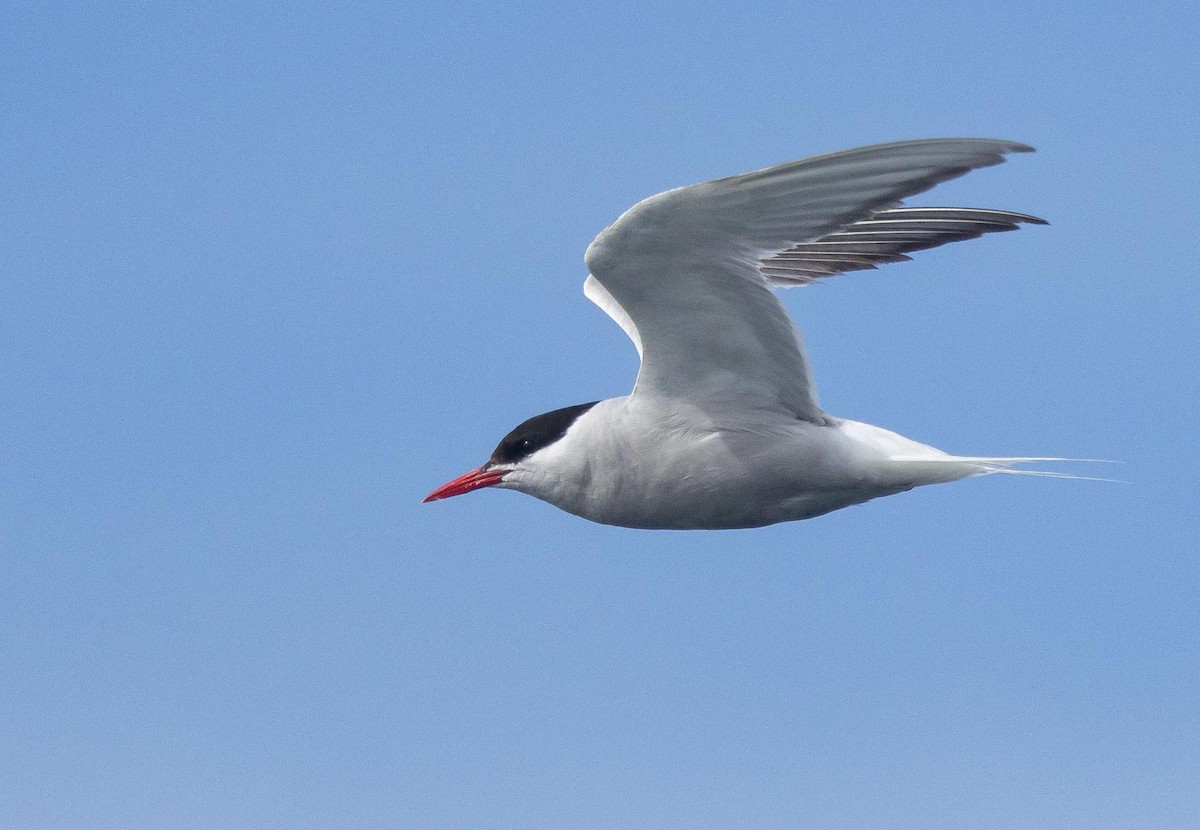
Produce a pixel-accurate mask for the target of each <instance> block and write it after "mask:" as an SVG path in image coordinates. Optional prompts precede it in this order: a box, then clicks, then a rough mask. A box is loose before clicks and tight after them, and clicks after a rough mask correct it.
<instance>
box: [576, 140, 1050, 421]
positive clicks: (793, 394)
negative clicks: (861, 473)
mask: <svg viewBox="0 0 1200 830" xmlns="http://www.w3.org/2000/svg"><path fill="white" fill-rule="evenodd" d="M1031 150H1032V148H1030V147H1026V146H1025V145H1023V144H1015V143H1013V142H1009V141H997V140H993V139H972V138H953V139H926V140H920V141H902V142H897V143H894V144H879V145H874V146H871V147H862V148H859V149H856V150H846V151H843V152H840V153H832V154H830V155H825V156H817V157H815V158H810V159H804V160H802V161H796V162H791V163H789V164H782V165H779V166H777V167H769V168H767V169H765V170H759V171H757V172H753V173H747V174H745V175H742V176H734V177H731V178H726V179H718V180H716V181H712V182H705V183H704V184H698V185H692V186H690V187H682V188H677V189H675V190H668V191H666V192H665V193H660V194H658V195H657V196H652V197H650V198H649V199H646V200H644V201H642V202H639V203H638V204H636V205H634V206H633V207H632V208H630V209H629V210H628V211H626V212H625V213H624V214H622V215H621V216H620V217H619V218H618V219H617V221H616V222H614V223H613V224H612V225H610V226H609V227H608V228H606V229H605V230H604V231H603V232H601V233H600V235H599V236H597V237H596V239H595V240H594V241H593V242H592V244H591V245H590V246H588V250H587V254H586V261H587V265H588V270H589V271H590V272H591V277H590V278H589V280H588V282H587V283H586V284H585V293H587V295H588V297H589V298H591V299H593V300H594V301H595V302H596V303H597V304H598V305H600V307H601V308H603V309H604V310H605V311H606V312H608V313H609V315H610V316H612V317H613V319H614V320H616V321H617V323H618V324H620V325H621V327H622V328H623V329H624V330H625V331H626V333H628V334H629V335H630V337H631V339H633V340H634V343H635V345H637V346H638V350H639V352H640V354H641V357H642V366H641V371H640V372H639V373H638V379H637V384H636V386H635V387H634V395H635V397H636V396H647V395H653V396H662V397H675V398H681V399H686V400H688V401H689V402H691V403H693V404H695V405H697V406H699V407H701V408H703V409H705V410H706V411H710V412H719V411H729V410H750V409H762V410H773V411H779V412H785V413H788V414H791V415H793V416H795V417H797V418H803V419H806V420H810V421H813V422H815V423H824V422H825V416H824V413H823V412H822V411H821V408H820V406H819V405H818V403H817V398H816V392H815V390H814V389H813V385H812V380H811V376H810V372H809V368H808V361H807V359H806V357H805V355H804V347H803V344H802V342H801V340H800V337H799V333H798V332H797V331H796V330H795V328H794V327H793V325H792V322H791V320H790V319H789V318H788V316H787V313H786V312H785V311H784V309H783V306H782V305H780V303H779V301H778V300H777V299H776V298H775V296H774V294H773V293H772V292H771V290H770V285H771V284H792V285H794V284H800V283H804V282H811V281H813V280H814V279H816V278H819V277H821V276H828V275H829V274H833V273H840V272H842V271H847V270H855V269H856V268H869V267H874V266H875V264H876V263H878V262H887V261H895V260H897V259H905V258H907V257H905V256H904V254H905V252H906V251H914V250H918V249H919V248H924V247H932V246H934V245H940V244H944V243H945V242H950V241H953V240H955V239H966V238H970V237H971V236H979V235H980V234H982V233H986V232H987V231H988V230H1002V229H1003V230H1008V229H1011V227H1009V226H1015V224H1016V222H1018V221H1036V220H1033V218H1032V217H1022V216H1021V215H1020V214H1009V213H1002V212H997V211H974V210H964V209H949V208H936V209H933V210H935V211H940V212H941V213H940V215H938V216H934V217H932V218H933V219H934V220H936V221H937V222H939V223H940V224H939V225H938V226H937V227H934V226H933V225H924V226H920V227H916V226H914V225H913V224H912V223H914V222H918V221H921V219H922V218H925V219H928V218H930V217H928V216H926V217H918V216H916V215H915V212H916V211H919V210H921V209H916V208H905V209H903V210H901V211H898V212H897V211H896V208H897V206H898V205H899V203H900V200H901V199H903V198H905V197H907V196H911V195H913V194H916V193H920V192H922V191H925V190H928V189H929V188H931V187H933V186H934V185H935V184H937V183H939V182H943V181H946V180H947V179H952V178H956V177H958V176H961V175H963V174H964V173H967V172H968V171H970V170H972V169H974V168H977V167H987V166H990V165H993V164H999V163H1000V162H1001V161H1003V160H1004V154H1005V153H1009V152H1029V151H1031ZM985 215H987V216H990V217H992V219H990V220H989V219H987V218H986V217H985ZM1002 217H1008V218H1003V219H1002ZM1015 217H1020V219H1017V218H1015ZM893 220H895V221H897V222H901V221H902V222H905V223H908V224H907V225H906V226H905V227H903V228H901V227H892V228H890V229H889V230H888V231H884V229H883V228H881V227H879V226H877V225H870V224H867V223H870V222H890V221H893ZM955 223H958V224H955ZM963 223H966V224H963ZM993 224H995V225H1004V226H1005V227H992V225H993ZM860 225H862V226H863V227H860ZM878 232H891V233H899V234H901V236H893V237H892V238H875V239H871V240H868V239H867V238H865V237H864V236H862V235H863V234H872V233H878ZM839 233H845V234H854V235H853V236H850V237H844V236H843V237H839V236H838V234H839ZM964 234H965V235H964ZM848 246H852V247H848ZM617 312H619V313H617Z"/></svg>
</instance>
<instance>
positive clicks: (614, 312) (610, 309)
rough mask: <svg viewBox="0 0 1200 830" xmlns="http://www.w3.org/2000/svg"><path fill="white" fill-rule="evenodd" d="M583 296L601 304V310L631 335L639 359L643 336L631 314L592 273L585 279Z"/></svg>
mask: <svg viewBox="0 0 1200 830" xmlns="http://www.w3.org/2000/svg"><path fill="white" fill-rule="evenodd" d="M583 296H585V297H587V298H588V299H589V300H591V301H592V302H593V303H595V304H596V305H598V306H600V310H601V311H603V312H604V313H605V314H607V315H608V316H609V317H611V318H612V319H613V322H614V323H616V324H617V325H618V326H620V327H621V329H622V331H624V332H625V333H626V334H627V335H629V339H630V340H632V341H633V346H634V348H635V349H637V353H638V359H641V357H642V338H641V335H639V334H638V330H637V326H635V325H634V324H633V320H632V319H631V318H630V316H629V315H628V314H626V313H625V309H623V308H621V304H620V303H618V302H617V301H616V300H614V299H613V295H612V294H609V293H608V289H607V288H605V287H604V286H603V285H602V284H601V283H600V280H598V279H596V278H595V277H593V276H592V275H591V274H588V278H587V279H586V280H584V281H583Z"/></svg>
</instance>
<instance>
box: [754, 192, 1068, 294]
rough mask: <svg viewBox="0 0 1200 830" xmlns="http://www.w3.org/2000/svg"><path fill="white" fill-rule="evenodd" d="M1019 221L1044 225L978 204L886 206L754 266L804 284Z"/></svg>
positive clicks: (778, 279) (775, 278) (773, 277)
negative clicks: (970, 205) (986, 208)
mask: <svg viewBox="0 0 1200 830" xmlns="http://www.w3.org/2000/svg"><path fill="white" fill-rule="evenodd" d="M1022 223H1030V224H1035V225H1045V224H1046V220H1044V219H1039V218H1037V217H1036V216H1027V215H1026V214H1023V213H1012V212H1010V211H1004V210H984V209H981V208H941V207H919V208H913V207H896V208H890V209H887V210H879V211H876V212H875V213H872V214H871V215H870V216H868V217H867V218H865V219H862V220H860V221H858V222H854V223H852V224H850V225H847V226H845V227H843V228H841V229H839V230H837V231H834V232H833V233H831V234H828V235H826V236H823V237H821V238H820V239H816V240H813V241H812V242H804V243H801V244H799V245H794V246H792V247H791V248H788V249H787V250H785V251H781V252H780V253H778V254H775V255H774V256H771V257H768V258H767V259H764V260H762V261H761V262H760V263H759V270H761V271H762V273H763V274H764V275H765V276H766V277H767V279H768V280H770V282H771V283H773V284H775V285H781V286H786V285H804V284H806V283H811V282H816V281H817V280H818V279H821V278H822V277H830V276H833V275H835V274H842V273H845V272H847V271H861V270H864V269H868V268H876V267H878V266H879V265H881V264H884V263H888V262H904V261H905V260H908V259H911V257H909V256H906V254H910V253H912V252H913V251H921V250H924V249H926V248H936V247H937V246H939V245H945V244H947V243H949V242H958V241H959V240H962V239H975V238H977V237H980V236H983V235H984V234H985V233H995V232H998V231H1015V230H1016V229H1017V228H1018V227H1020V225H1021V224H1022Z"/></svg>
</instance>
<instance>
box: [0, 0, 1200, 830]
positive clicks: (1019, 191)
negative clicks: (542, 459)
mask: <svg viewBox="0 0 1200 830" xmlns="http://www.w3.org/2000/svg"><path fill="white" fill-rule="evenodd" d="M587 9H588V10H587V11H579V10H576V8H575V7H571V8H566V7H565V6H564V4H559V3H553V4H551V3H546V4H534V3H512V2H506V3H496V4H490V3H473V4H462V5H451V4H425V3H412V2H406V3H363V4H354V5H352V6H351V5H347V6H339V7H337V8H336V9H335V8H327V7H326V6H325V5H324V4H309V3H296V4H264V3H251V4H246V3H206V4H182V3H180V4H175V3H162V4H136V3H135V4H128V3H120V4H117V3H91V4H57V3H50V4H46V3H40V4H38V3H28V4H24V3H16V4H8V5H6V7H5V10H4V11H3V12H0V87H2V89H3V92H2V93H0V96H2V100H3V102H4V115H3V117H2V118H0V192H2V196H0V280H2V282H0V285H2V287H3V294H2V295H0V827H4V828H77V827H87V828H114V830H116V829H117V828H120V829H121V830H129V828H156V829H158V828H204V829H205V830H212V828H330V827H339V828H342V827H344V828H396V827H402V828H518V827H520V828H613V827H629V828H733V827H739V828H742V827H744V828H796V827H879V828H882V827H886V828H927V827H970V828H1038V827H1047V828H1049V827H1053V828H1129V827H1137V828H1185V827H1188V828H1192V827H1196V826H1197V822H1198V821H1200V818H1198V817H1200V702H1198V701H1200V602H1198V600H1197V594H1198V589H1200V520H1198V518H1197V512H1198V511H1197V484H1198V482H1197V478H1198V476H1197V473H1196V469H1197V465H1198V463H1200V441H1198V440H1197V432H1198V428H1200V425H1198V423H1197V422H1198V419H1197V415H1196V413H1197V408H1198V401H1197V397H1198V395H1200V383H1198V379H1200V377H1198V369H1197V356H1198V355H1197V344H1198V342H1200V337H1198V335H1197V326H1198V325H1200V290H1198V284H1200V280H1198V279H1197V273H1196V269H1197V266H1196V256H1195V251H1194V247H1195V240H1196V226H1197V209H1196V194H1197V192H1200V166H1198V165H1197V162H1196V142H1197V136H1198V135H1200V113H1198V109H1197V107H1198V104H1197V101H1198V100H1200V82H1198V77H1197V68H1196V63H1195V61H1196V53H1197V35H1196V33H1197V31H1200V13H1198V12H1197V7H1196V5H1195V4H1194V3H1190V2H1173V3H1161V4H1118V3H1107V4H1094V5H1093V4H1081V3H1065V4H1046V3H1043V2H1039V3H1026V2H1014V3H1005V4H999V5H997V4H962V3H941V2H932V3H922V4H911V3H910V4H898V3H886V4H884V3H863V4H845V3H827V4H810V3H805V4H796V3H783V2H781V3H777V4H764V3H728V2H723V3H711V4H710V3H701V4H691V3H689V4H676V3H658V4H649V5H647V4H629V5H607V6H600V7H596V6H594V5H588V6H587ZM959 135H967V136H987V137H996V138H1005V139H1012V140H1017V141H1023V142H1027V143H1030V144H1033V145H1035V146H1036V147H1038V149H1039V152H1038V153H1037V154H1036V155H1032V156H1018V157H1015V158H1013V159H1012V160H1011V162H1010V163H1008V164H1006V165H1003V166H1001V167H996V168H990V169H988V170H984V171H980V172H977V173H975V174H973V175H971V176H969V177H967V178H965V179H961V180H959V181H956V182H953V183H950V184H948V185H945V186H942V187H941V188H939V189H938V190H937V191H935V192H934V193H931V194H926V195H925V196H922V197H919V198H918V199H917V200H916V202H917V203H919V204H941V205H961V206H973V207H991V208H1004V209H1011V210H1017V211H1024V212H1029V213H1033V214H1036V215H1039V216H1044V217H1046V218H1047V219H1049V220H1050V222H1051V223H1052V224H1051V225H1050V226H1049V227H1033V228H1026V229H1023V230H1021V231H1020V232H1019V233H1012V234H1004V235H998V236H993V237H989V238H987V239H982V240H977V241H974V242H967V243H961V244H958V245H954V246H951V247H949V248H943V249H940V250H937V251H929V252H925V253H923V254H920V255H919V256H918V258H917V261H915V262H913V263H906V264H902V265H895V266H890V267H888V268H886V269H884V270H881V271H878V272H868V273H860V274H854V275H849V276H845V277H840V278H837V279H835V280H831V281H830V282H828V283H827V284H825V285H824V286H821V287H814V288H806V289H801V290H796V291H792V292H790V293H788V294H787V295H786V300H785V301H786V303H787V305H788V307H789V308H790V309H791V310H792V312H793V313H794V315H795V316H796V318H797V321H798V322H799V323H800V324H801V326H802V327H803V329H804V331H805V333H806V335H807V339H808V343H809V348H810V353H811V356H812V361H813V364H814V369H815V372H816V377H817V382H818V386H819V389H820V392H821V395H822V402H823V403H824V405H825V406H826V408H827V409H828V410H829V411H831V412H833V413H834V414H837V415H841V416H845V417H850V418H855V419H859V420H865V421H870V422H873V423H877V424H880V425H882V426H886V427H888V428H891V429H895V430H897V431H899V432H902V433H904V434H906V435H910V436H912V437H914V438H916V439H918V440H922V441H927V442H929V443H932V444H935V445H937V446H939V447H942V448H944V449H946V450H948V451H951V452H958V453H966V454H1001V455H1009V454H1013V455H1024V454H1039V455H1040V454H1048V455H1068V456H1083V457H1100V458H1112V459H1118V460H1121V461H1123V462H1126V463H1124V464H1123V465H1122V466H1120V467H1115V468H1110V467H1092V468H1087V469H1085V470H1083V471H1084V472H1091V473H1093V474H1102V475H1103V474H1114V473H1115V474H1116V475H1117V476H1118V477H1120V478H1123V479H1127V480H1128V481H1129V482H1131V483H1129V484H1100V483H1093V482H1064V481H1054V480H1039V479H1016V478H1003V477H992V478H988V479H983V480H974V481H967V482H961V483H958V484H954V485H948V486H941V487H930V488H925V489H923V490H920V491H917V492H913V493H908V494H904V495H902V496H898V497H894V498H889V499H885V500H883V501H878V502H874V503H871V504H868V505H865V506H861V507H855V508H851V509H848V510H844V511H841V512H839V513H835V514H833V515H830V516H827V517H824V518H820V519H816V520H813V521H808V522H802V523H793V524H785V525H777V526H774V527H771V528H766V529H761V530H755V531H737V532H718V533H704V532H693V533H667V532H644V531H630V530H624V529H619V528H609V527H603V526H600V525H594V524H590V523H588V522H585V521H583V520H581V519H577V518H574V517H572V516H569V515H567V514H564V513H560V512H558V511H556V510H555V509H553V508H551V507H549V506H547V505H545V504H542V503H540V502H537V501H535V500H533V499H531V498H528V497H525V496H521V495H518V494H515V493H510V492H483V493H478V494H474V495H472V496H468V497H465V498H461V499H455V500H452V501H447V502H441V503H437V504H432V505H421V504H419V501H420V499H421V498H422V497H423V496H424V495H425V494H426V493H427V492H429V491H430V490H431V489H433V488H434V487H435V486H437V485H439V484H441V483H443V482H444V481H446V480H448V479H449V478H451V477H453V476H456V475H458V474H459V473H462V472H464V471H466V470H467V469H468V468H470V467H472V466H475V465H477V464H479V463H480V462H482V461H483V460H484V459H485V458H486V457H487V455H488V454H489V453H490V451H491V449H492V447H493V446H494V444H495V442H496V441H497V440H499V438H500V437H501V436H502V435H503V434H504V433H505V432H507V431H508V430H509V429H510V428H511V427H512V426H514V425H515V424H516V423H518V422H520V421H521V420H524V419H525V418H526V417H529V416H530V415H533V414H536V413H538V412H543V411H546V410H549V409H553V408H557V407H560V406H565V405H569V404H574V403H579V402H582V401H588V400H594V399H596V398H599V397H607V396H614V395H620V394H624V393H626V392H627V391H628V390H629V388H630V387H631V385H632V382H633V378H634V374H635V372H636V365H637V363H636V355H635V352H634V350H633V348H632V347H631V346H630V344H629V343H628V342H627V341H626V339H625V336H624V335H623V334H622V333H621V331H620V330H619V329H618V328H617V327H616V326H615V325H613V324H612V323H611V322H610V321H609V320H608V319H607V318H606V317H604V316H603V314H602V313H601V312H600V311H599V310H598V309H596V308H595V307H593V306H592V305H591V304H590V303H588V302H587V301H586V300H585V299H584V298H583V296H582V293H581V284H582V282H583V279H584V276H585V270H584V266H583V260H582V256H583V250H584V248H585V247H586V245H587V243H588V242H589V241H590V240H591V238H592V237H593V236H594V235H595V234H596V233H597V232H598V231H599V230H600V229H601V228H603V227H604V226H605V225H606V224H607V223H608V222H610V221H611V220H612V219H614V218H615V217H616V216H617V215H618V214H619V213H620V212H621V211H623V210H624V209H625V208H626V207H628V206H629V205H631V204H633V203H634V202H635V201H637V200H638V199H641V198H642V197H645V196H648V195H650V194H653V193H655V192H658V191H660V190H663V189H665V188H667V187H673V186H676V185H681V184H688V183H693V182H697V181H702V180H705V179H709V178H714V177H717V176H723V175H729V174H734V173H739V172H743V171H746V170H750V169H754V168H758V167H762V166H765V165H768V164H772V163H777V162H783V161H787V160H791V159H794V158H799V157H802V156H806V155H812V154H816V153H822V152H828V151H833V150H838V149H843V148H847V147H853V146H857V145H862V144H869V143H875V142H882V141H890V140H898V139H907V138H922V137H932V136H959Z"/></svg>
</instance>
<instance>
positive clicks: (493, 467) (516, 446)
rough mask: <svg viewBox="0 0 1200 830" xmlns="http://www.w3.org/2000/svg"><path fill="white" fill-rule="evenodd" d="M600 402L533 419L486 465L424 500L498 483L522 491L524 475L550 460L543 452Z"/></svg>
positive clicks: (507, 438) (504, 441) (505, 441)
mask: <svg viewBox="0 0 1200 830" xmlns="http://www.w3.org/2000/svg"><path fill="white" fill-rule="evenodd" d="M597 403H598V401H592V402H591V403H581V404H578V405H576V406H568V407H565V408H564V409H556V410H554V411H553V412H545V413H543V414H541V415H535V416H533V417H532V418H530V419H529V420H528V421H525V422H524V423H522V424H520V425H519V426H517V427H516V429H514V430H513V431H512V432H510V433H508V435H505V436H504V438H502V439H501V440H500V443H499V444H498V445H497V446H496V449H495V451H494V452H493V453H492V456H491V458H489V459H488V460H487V463H486V464H484V465H483V466H482V467H478V468H476V469H474V470H471V471H470V472H469V473H465V474H463V475H461V476H459V477H458V478H456V479H454V480H453V481H448V482H446V483H445V484H443V485H442V486H441V487H439V488H437V489H436V490H434V491H433V492H432V493H430V494H429V495H428V496H426V497H425V498H424V499H423V500H422V501H426V502H428V501H437V500H439V499H448V498H450V497H451V496H461V495H462V494H464V493H469V492H471V491H472V490H479V489H480V488H483V487H493V486H495V485H497V484H507V485H508V486H510V487H513V488H514V489H518V490H519V489H521V485H520V479H521V478H522V476H523V475H525V474H534V473H536V472H537V471H538V468H539V466H543V465H542V463H541V462H543V461H546V460H547V459H546V454H545V453H544V452H542V451H543V450H546V449H547V448H549V447H551V446H553V445H554V444H556V443H558V441H559V440H560V439H561V438H562V437H563V436H564V435H566V434H567V430H568V429H570V428H571V425H572V424H573V423H575V421H576V420H577V419H578V418H579V416H580V415H582V414H583V413H585V412H587V411H588V410H589V409H591V408H592V407H593V406H595V405H596V404H597Z"/></svg>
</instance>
